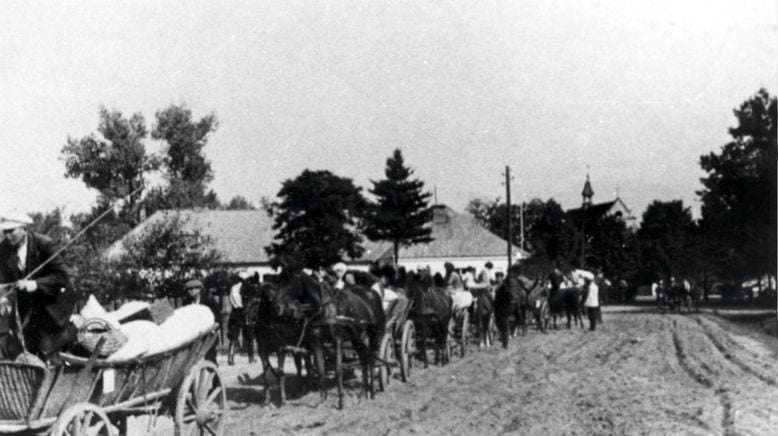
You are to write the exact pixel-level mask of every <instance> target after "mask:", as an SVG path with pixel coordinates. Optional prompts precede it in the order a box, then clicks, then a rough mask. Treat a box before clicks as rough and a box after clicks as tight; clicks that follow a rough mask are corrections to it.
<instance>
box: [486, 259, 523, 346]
mask: <svg viewBox="0 0 778 436" xmlns="http://www.w3.org/2000/svg"><path fill="white" fill-rule="evenodd" d="M494 305H495V317H496V318H497V330H499V332H500V341H501V342H502V347H503V348H508V338H509V337H510V335H511V331H512V330H513V326H518V325H520V326H522V334H525V333H526V331H527V329H526V326H527V309H528V307H529V299H528V297H527V291H526V290H525V289H524V286H523V285H522V283H521V281H520V280H519V278H518V277H517V276H516V275H514V274H511V275H509V276H508V278H506V279H505V280H503V281H502V283H500V285H499V286H498V287H497V289H496V290H495V295H494Z"/></svg>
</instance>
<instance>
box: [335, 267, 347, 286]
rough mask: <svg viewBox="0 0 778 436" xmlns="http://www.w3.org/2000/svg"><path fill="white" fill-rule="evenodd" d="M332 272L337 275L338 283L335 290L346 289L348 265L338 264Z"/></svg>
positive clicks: (336, 282)
mask: <svg viewBox="0 0 778 436" xmlns="http://www.w3.org/2000/svg"><path fill="white" fill-rule="evenodd" d="M332 271H333V272H334V273H335V277H336V279H337V280H336V281H335V285H334V288H335V289H343V288H345V287H346V278H345V275H346V264H345V263H343V262H338V263H336V264H335V265H332Z"/></svg>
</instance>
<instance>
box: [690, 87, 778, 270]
mask: <svg viewBox="0 0 778 436" xmlns="http://www.w3.org/2000/svg"><path fill="white" fill-rule="evenodd" d="M734 114H735V117H736V118H737V121H738V125H737V127H734V128H730V129H729V134H730V135H731V136H732V139H733V140H732V141H731V142H729V143H727V144H726V145H724V146H723V147H722V148H721V152H720V153H719V154H716V153H713V152H711V153H709V154H707V155H703V156H701V157H700V166H701V167H702V169H703V170H704V171H705V172H707V173H708V174H707V176H706V177H704V178H702V179H700V181H701V182H702V184H703V186H704V189H702V190H700V191H698V192H697V194H698V195H700V198H701V200H702V219H701V222H700V226H701V228H702V231H703V232H704V233H705V234H706V235H707V236H708V237H709V238H711V239H714V240H716V241H717V245H718V247H719V248H720V249H719V250H718V252H717V253H716V257H715V259H714V262H715V263H716V265H717V266H718V268H717V269H719V271H721V273H722V275H724V276H725V277H726V278H729V279H735V280H744V279H747V278H753V277H761V276H762V275H764V274H771V275H774V274H775V265H776V243H775V241H776V237H777V235H776V215H775V214H776V207H777V205H776V197H778V192H777V191H776V169H777V168H776V162H777V160H778V144H777V140H776V126H777V125H778V123H777V122H776V99H775V97H770V95H769V94H768V92H767V91H766V90H765V89H760V90H759V91H758V92H757V93H756V95H754V96H753V97H751V98H750V99H749V100H747V101H745V102H743V103H742V104H741V105H740V107H739V108H738V109H735V110H734Z"/></svg>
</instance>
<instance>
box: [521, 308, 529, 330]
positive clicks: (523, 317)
mask: <svg viewBox="0 0 778 436" xmlns="http://www.w3.org/2000/svg"><path fill="white" fill-rule="evenodd" d="M528 323H529V320H528V319H527V306H521V336H522V337H523V336H527V324H528Z"/></svg>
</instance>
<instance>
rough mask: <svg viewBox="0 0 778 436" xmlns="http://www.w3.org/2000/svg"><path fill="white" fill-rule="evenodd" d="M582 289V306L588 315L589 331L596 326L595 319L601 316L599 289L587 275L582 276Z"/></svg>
mask: <svg viewBox="0 0 778 436" xmlns="http://www.w3.org/2000/svg"><path fill="white" fill-rule="evenodd" d="M584 289H585V290H586V294H585V295H584V307H585V308H586V314H587V316H588V317H589V331H594V330H595V329H596V328H597V320H598V319H600V317H601V314H600V289H599V288H598V287H597V283H595V282H594V280H592V278H591V277H590V276H588V275H586V276H584Z"/></svg>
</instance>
